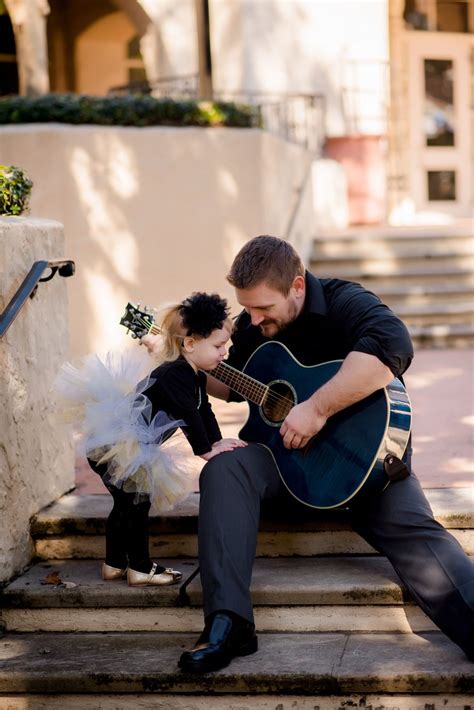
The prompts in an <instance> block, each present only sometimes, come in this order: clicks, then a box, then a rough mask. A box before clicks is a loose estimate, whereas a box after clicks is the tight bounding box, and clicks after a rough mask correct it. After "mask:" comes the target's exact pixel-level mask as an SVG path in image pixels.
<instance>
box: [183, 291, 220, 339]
mask: <svg viewBox="0 0 474 710" xmlns="http://www.w3.org/2000/svg"><path fill="white" fill-rule="evenodd" d="M179 312H180V315H181V318H182V320H183V325H184V327H185V329H186V335H199V336H200V337H201V338H207V337H208V336H209V335H210V334H211V333H212V331H213V330H216V329H219V330H220V328H222V326H223V325H224V321H226V320H227V318H228V317H229V307H228V305H227V301H226V300H225V299H224V298H221V297H220V296H218V295H217V293H211V294H209V293H201V292H199V291H198V292H195V293H193V294H192V295H191V296H190V297H189V298H186V299H185V300H184V301H183V302H182V304H181V307H180V309H179Z"/></svg>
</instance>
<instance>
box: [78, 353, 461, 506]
mask: <svg viewBox="0 0 474 710" xmlns="http://www.w3.org/2000/svg"><path fill="white" fill-rule="evenodd" d="M473 365H474V350H471V349H466V350H420V351H418V352H417V354H416V357H415V359H414V361H413V363H412V366H411V367H410V369H409V371H408V373H407V375H406V378H405V379H406V384H407V387H408V391H409V393H410V397H411V401H412V406H413V412H414V418H413V441H414V450H415V457H414V467H415V471H416V473H417V475H418V476H419V478H420V479H421V481H422V483H423V485H424V486H425V487H427V488H437V487H447V486H449V487H451V486H467V485H472V484H474V368H473ZM246 409H247V405H246V404H245V403H243V404H232V405H228V404H226V403H224V402H220V401H217V400H216V401H215V406H214V410H215V413H216V416H217V419H218V420H219V423H220V424H221V429H222V432H223V435H224V436H236V435H237V432H238V430H239V428H240V426H241V424H242V423H243V422H244V421H245V419H246ZM200 461H201V460H200V459H196V463H197V464H198V465H199V463H200ZM76 471H77V475H76V483H77V486H78V490H79V492H81V493H84V494H85V493H104V492H105V489H104V487H103V486H102V483H101V481H100V480H99V478H98V476H96V475H95V474H94V473H93V472H92V471H91V470H90V469H89V467H88V465H87V462H84V461H81V460H78V461H77V468H76Z"/></svg>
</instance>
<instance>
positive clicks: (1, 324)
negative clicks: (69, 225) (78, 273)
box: [0, 259, 76, 338]
mask: <svg viewBox="0 0 474 710" xmlns="http://www.w3.org/2000/svg"><path fill="white" fill-rule="evenodd" d="M75 268H76V267H75V264H74V262H73V261H71V259H52V260H49V261H35V262H34V264H33V266H32V267H31V269H30V270H29V272H28V273H27V275H26V276H25V278H24V279H23V281H22V283H21V284H20V286H19V288H18V289H17V291H16V293H15V295H14V296H13V298H12V299H11V301H10V303H9V304H8V306H7V307H6V308H5V310H4V311H3V313H2V314H1V315H0V338H1V337H2V336H4V335H5V333H6V332H7V330H8V329H9V327H10V326H11V324H12V323H13V321H14V320H15V318H16V317H17V315H18V314H19V312H20V311H21V309H22V307H23V305H24V304H25V302H26V300H27V298H33V296H34V295H35V293H36V290H37V288H38V284H39V283H41V282H44V281H51V279H52V278H53V276H54V275H55V274H56V273H58V274H59V275H60V276H73V274H74V272H75ZM46 269H51V272H50V273H49V274H48V275H47V276H43V274H44V272H45V270H46Z"/></svg>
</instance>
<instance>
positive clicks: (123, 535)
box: [88, 459, 153, 573]
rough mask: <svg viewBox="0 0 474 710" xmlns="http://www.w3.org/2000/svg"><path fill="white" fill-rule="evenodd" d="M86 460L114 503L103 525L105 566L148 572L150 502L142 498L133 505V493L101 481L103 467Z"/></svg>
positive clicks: (104, 468) (150, 565)
mask: <svg viewBox="0 0 474 710" xmlns="http://www.w3.org/2000/svg"><path fill="white" fill-rule="evenodd" d="M88 461H89V465H90V466H91V468H92V470H93V471H95V473H97V474H98V475H99V476H100V477H101V478H102V480H103V483H104V485H105V486H106V488H107V490H108V491H109V493H110V494H111V496H112V498H113V500H114V505H113V508H112V510H111V511H110V514H109V517H108V519H107V522H106V525H105V561H106V563H107V564H108V565H111V567H118V568H120V569H126V567H131V569H134V570H137V572H146V573H148V572H150V570H151V567H152V564H153V563H152V560H151V559H150V553H149V524H148V513H149V512H150V507H151V503H150V501H149V500H146V499H145V500H143V501H142V502H139V503H135V502H134V501H135V494H134V493H126V492H125V491H123V490H122V489H121V488H117V487H116V486H113V485H111V484H108V483H107V482H106V481H105V480H104V474H105V473H106V471H107V466H106V464H97V463H96V462H95V461H91V460H90V459H88Z"/></svg>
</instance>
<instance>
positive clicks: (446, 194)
mask: <svg viewBox="0 0 474 710" xmlns="http://www.w3.org/2000/svg"><path fill="white" fill-rule="evenodd" d="M427 177H428V200H429V201H430V202H432V201H434V202H437V201H440V200H441V201H454V200H455V199H456V173H455V171H454V170H428V173H427Z"/></svg>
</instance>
